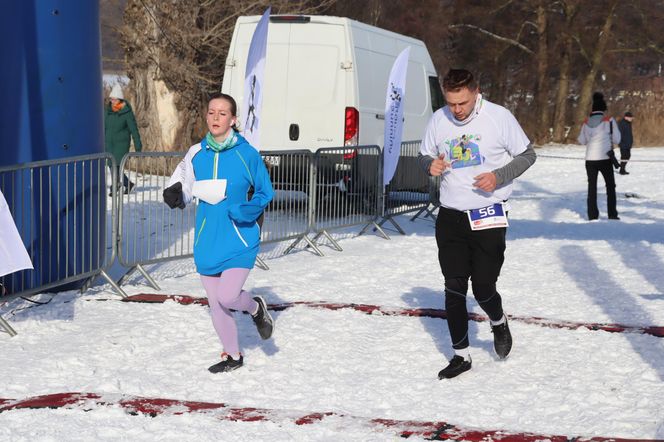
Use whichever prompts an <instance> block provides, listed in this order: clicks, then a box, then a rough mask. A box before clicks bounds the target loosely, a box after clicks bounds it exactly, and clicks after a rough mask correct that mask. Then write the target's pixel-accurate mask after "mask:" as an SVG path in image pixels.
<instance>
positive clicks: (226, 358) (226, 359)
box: [208, 353, 244, 373]
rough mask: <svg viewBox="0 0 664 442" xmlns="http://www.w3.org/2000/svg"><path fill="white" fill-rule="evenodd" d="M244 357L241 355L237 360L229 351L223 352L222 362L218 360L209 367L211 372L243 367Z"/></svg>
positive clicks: (223, 371) (222, 371)
mask: <svg viewBox="0 0 664 442" xmlns="http://www.w3.org/2000/svg"><path fill="white" fill-rule="evenodd" d="M243 363H244V358H243V357H242V355H240V359H238V360H235V359H233V358H232V357H231V355H229V354H228V353H222V354H221V362H218V363H216V364H214V365H212V366H210V367H209V368H208V371H210V373H225V372H227V371H233V370H237V369H238V368H240V367H242V364H243Z"/></svg>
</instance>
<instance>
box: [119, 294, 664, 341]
mask: <svg viewBox="0 0 664 442" xmlns="http://www.w3.org/2000/svg"><path fill="white" fill-rule="evenodd" d="M168 300H171V301H175V302H177V303H179V304H184V305H188V304H198V305H208V301H207V298H195V297H192V296H186V295H162V294H155V293H141V294H137V295H132V296H129V297H127V298H124V299H123V301H125V302H147V303H163V302H165V301H168ZM298 305H302V306H306V307H311V308H324V309H328V310H344V309H351V310H356V311H359V312H363V313H367V314H374V313H375V314H382V315H386V316H420V317H429V318H442V319H446V318H447V312H446V311H445V310H442V309H435V308H398V307H381V306H379V305H372V304H354V303H335V302H325V301H293V302H283V303H280V304H270V305H269V306H268V308H269V309H270V310H275V311H282V310H286V309H288V308H291V307H295V306H298ZM469 315H470V319H472V320H473V321H477V322H483V321H486V320H488V318H487V317H486V316H483V315H478V314H477V313H469ZM507 316H508V318H509V319H510V320H511V321H518V322H523V323H526V324H534V325H539V326H542V327H549V328H563V329H568V330H577V329H579V328H586V329H588V330H593V331H596V330H602V331H606V332H610V333H639V334H647V335H652V336H656V337H658V338H664V326H649V327H640V326H632V325H622V324H602V323H595V322H572V321H560V320H553V319H545V318H538V317H535V316H515V315H507Z"/></svg>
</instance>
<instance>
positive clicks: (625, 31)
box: [100, 0, 664, 148]
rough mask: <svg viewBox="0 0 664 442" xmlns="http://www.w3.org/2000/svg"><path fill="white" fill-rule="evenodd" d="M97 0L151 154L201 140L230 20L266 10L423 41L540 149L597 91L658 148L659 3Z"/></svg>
mask: <svg viewBox="0 0 664 442" xmlns="http://www.w3.org/2000/svg"><path fill="white" fill-rule="evenodd" d="M100 1H101V3H100V4H101V8H102V17H106V18H104V19H103V21H104V20H105V22H106V25H105V26H104V24H103V23H102V36H103V37H102V39H103V40H104V42H103V46H104V48H105V51H106V54H105V63H109V64H110V63H113V62H114V63H117V61H118V58H120V57H118V56H116V55H112V54H113V45H112V44H109V42H108V41H107V40H108V39H111V40H118V41H119V43H120V45H121V47H122V51H121V53H122V58H123V59H124V68H125V70H126V72H127V75H128V76H129V77H130V78H131V79H132V82H131V83H130V85H131V87H132V88H133V89H134V91H132V92H133V93H132V95H133V96H134V97H135V99H136V101H137V105H136V106H135V110H136V111H137V117H138V119H139V123H140V124H141V126H142V128H143V129H144V130H147V131H149V132H150V135H151V139H154V144H155V146H164V145H172V146H178V145H185V146H188V145H189V143H190V141H191V140H193V139H195V138H196V137H198V136H199V134H198V132H200V130H201V128H200V127H199V126H200V124H201V121H202V120H203V119H202V113H201V108H200V107H201V103H202V101H203V100H202V97H204V96H205V94H207V93H208V92H209V91H211V90H218V89H219V87H220V85H221V80H222V75H223V70H224V69H223V67H224V62H225V59H226V51H227V49H228V45H229V43H230V38H231V33H232V29H233V25H234V23H235V19H236V17H237V16H238V15H259V14H262V13H263V11H264V10H265V9H266V7H267V6H268V5H270V6H272V12H273V13H274V14H279V13H282V14H283V13H298V14H326V15H338V16H346V17H350V18H353V19H356V20H359V21H362V22H365V23H368V24H371V25H375V26H379V27H382V28H385V29H389V30H392V31H395V32H399V33H402V34H406V35H410V36H413V37H415V38H419V39H421V40H423V41H424V42H425V43H426V44H427V47H428V48H429V51H430V53H431V55H432V58H433V61H434V64H435V65H436V68H437V70H438V72H439V74H440V76H441V77H442V76H443V75H444V74H445V72H446V71H447V70H448V69H449V68H451V67H465V68H467V69H470V70H472V71H474V72H475V74H476V75H477V76H478V77H479V79H480V85H481V88H482V91H483V93H484V94H485V95H486V96H487V97H488V98H489V99H490V100H491V101H494V102H496V103H499V104H502V105H504V106H506V107H508V108H509V109H510V110H512V111H513V112H514V113H515V114H516V116H517V118H518V119H519V120H520V121H521V123H522V125H523V126H524V128H525V129H526V131H527V132H528V134H529V136H530V137H531V138H532V139H533V140H534V141H536V142H538V143H545V142H549V141H555V142H573V141H574V140H575V139H576V137H577V135H578V129H579V127H580V123H581V122H582V121H583V119H584V118H585V117H586V115H587V114H588V113H589V111H590V101H591V100H590V98H591V96H592V93H593V92H594V91H601V92H603V93H604V95H605V97H606V99H607V102H608V104H609V113H611V114H612V115H613V116H616V117H620V116H622V114H623V113H624V111H626V110H630V111H632V112H633V113H634V115H635V120H634V132H635V143H636V145H660V146H661V145H664V127H663V126H664V125H662V124H661V121H664V104H662V103H663V101H662V99H663V98H664V84H663V80H662V76H661V75H662V64H663V63H664V32H661V30H662V29H664V2H663V1H661V0H603V1H595V0H557V1H555V2H551V1H548V0H520V1H506V0H401V1H398V2H395V1H391V0H363V1H359V2H358V1H355V0H297V1H294V0H290V1H287V0H273V1H268V0H236V1H234V2H228V1H215V2H211V1H209V0H192V1H187V2H163V1H159V0H100ZM118 10H120V11H123V12H124V14H123V16H122V24H121V25H120V24H118V23H117V22H118V19H117V17H118ZM113 17H115V19H113ZM113 23H115V24H113ZM114 33H116V34H114ZM114 35H115V37H114ZM118 36H119V37H118ZM154 82H161V83H163V85H164V87H165V88H166V89H168V90H169V91H170V92H172V93H173V94H174V95H175V99H174V100H173V102H174V103H175V106H176V108H177V111H178V113H179V119H180V120H182V121H181V123H180V124H179V127H178V128H177V130H176V131H175V134H176V135H175V139H174V140H170V139H169V140H166V139H164V138H163V135H159V134H160V129H159V128H158V127H157V126H158V125H159V121H158V115H159V113H158V112H156V111H155V107H156V106H157V102H156V98H155V97H156V92H155V90H156V88H155V86H154V85H153V84H152V83H154ZM157 89H158V88H157ZM151 116H152V117H154V118H152V117H151ZM151 118H152V120H154V121H152V120H151ZM162 132H163V131H162ZM160 137H161V138H160ZM150 144H152V143H150ZM148 148H149V146H148Z"/></svg>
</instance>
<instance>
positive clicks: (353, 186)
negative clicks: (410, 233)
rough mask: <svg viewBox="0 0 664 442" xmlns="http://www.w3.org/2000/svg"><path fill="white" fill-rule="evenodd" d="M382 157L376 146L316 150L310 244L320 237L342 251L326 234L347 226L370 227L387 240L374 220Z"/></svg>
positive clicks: (376, 210)
mask: <svg viewBox="0 0 664 442" xmlns="http://www.w3.org/2000/svg"><path fill="white" fill-rule="evenodd" d="M381 160H382V156H381V152H380V148H379V147H378V146H357V147H342V148H322V149H318V150H317V151H316V156H315V164H316V167H315V169H314V177H313V178H312V179H313V181H314V183H315V191H314V192H313V198H314V199H313V202H312V204H313V206H314V214H313V219H312V228H311V230H312V233H313V234H314V237H313V239H312V241H313V242H314V243H316V242H317V241H318V239H319V238H320V237H321V236H324V237H325V238H327V240H328V241H329V242H330V243H331V244H332V246H333V247H334V248H335V249H336V250H338V251H342V250H343V249H342V248H341V246H340V245H339V244H338V243H337V242H336V241H335V240H334V239H333V238H332V236H331V235H330V234H329V232H330V231H332V230H336V229H342V228H346V227H351V226H360V225H363V226H364V227H363V228H362V230H361V231H360V235H361V234H362V233H364V232H365V231H366V229H367V228H369V227H370V226H374V228H375V229H376V230H378V231H379V232H380V234H381V235H382V236H383V237H384V238H386V239H389V237H388V236H387V235H386V234H385V232H383V230H382V229H381V228H380V226H379V225H378V224H376V220H377V218H378V217H379V206H380V188H381V187H380V186H381V179H382V173H381V171H382V161H381Z"/></svg>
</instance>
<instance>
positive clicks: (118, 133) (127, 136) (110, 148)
mask: <svg viewBox="0 0 664 442" xmlns="http://www.w3.org/2000/svg"><path fill="white" fill-rule="evenodd" d="M108 98H109V102H108V104H107V106H106V110H105V112H104V143H105V145H106V152H109V153H110V154H112V155H113V158H115V164H116V167H117V169H116V171H117V176H118V179H119V178H120V173H122V177H123V178H122V185H123V187H124V193H125V194H127V193H129V192H130V191H131V189H132V188H133V187H134V183H132V182H130V181H129V178H127V175H125V173H124V172H123V171H121V170H120V162H121V161H122V157H124V156H125V154H126V153H127V152H129V143H130V140H131V138H133V139H134V149H136V152H140V151H141V148H142V147H143V145H142V143H141V136H140V134H139V133H138V126H137V125H136V117H134V111H133V110H132V109H131V105H130V104H129V102H127V101H126V100H125V99H124V94H123V93H122V88H121V87H120V85H119V84H116V85H115V86H113V89H111V93H110V94H109V97H108Z"/></svg>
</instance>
